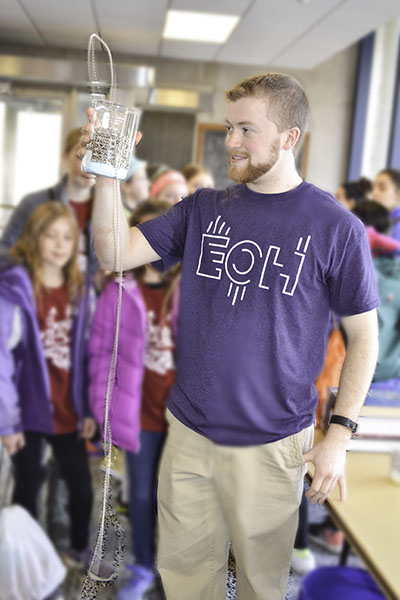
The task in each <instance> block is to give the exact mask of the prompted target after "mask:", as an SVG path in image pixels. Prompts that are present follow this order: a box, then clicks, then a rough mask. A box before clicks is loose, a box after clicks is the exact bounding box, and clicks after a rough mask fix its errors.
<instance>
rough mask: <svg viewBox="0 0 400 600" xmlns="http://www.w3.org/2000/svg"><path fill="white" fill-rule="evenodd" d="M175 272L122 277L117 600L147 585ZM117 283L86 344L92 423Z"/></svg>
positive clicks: (136, 218) (147, 212)
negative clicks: (126, 544) (122, 473)
mask: <svg viewBox="0 0 400 600" xmlns="http://www.w3.org/2000/svg"><path fill="white" fill-rule="evenodd" d="M169 208H170V205H169V204H168V203H166V202H144V203H142V204H141V205H140V206H139V207H138V208H137V209H136V211H135V212H134V213H133V215H132V217H131V224H132V225H136V224H137V223H144V222H146V221H148V220H150V219H152V218H154V217H156V216H160V215H162V214H165V213H166V212H167V211H168V210H169ZM178 277H179V271H178V270H177V269H176V268H173V269H172V271H169V272H166V273H163V274H161V273H160V272H158V271H156V270H155V269H154V267H152V266H151V265H146V266H145V267H141V268H139V269H136V270H134V272H133V273H125V281H124V287H123V297H122V304H121V328H120V339H119V344H118V348H119V349H120V354H119V355H118V365H117V373H118V378H117V379H116V382H115V388H114V393H113V396H112V398H111V404H110V407H111V408H110V411H111V412H110V415H111V417H110V426H111V431H112V437H113V440H114V442H115V444H116V445H118V446H119V447H120V448H124V449H125V450H126V458H127V466H128V469H127V470H128V476H129V482H130V485H129V514H130V522H131V526H132V546H133V553H134V556H135V559H136V562H135V564H134V565H133V566H132V567H129V568H130V570H131V572H132V575H131V578H130V579H129V580H128V582H127V583H126V584H125V586H124V587H123V588H122V589H121V590H120V591H119V592H118V596H117V598H118V600H139V599H141V598H142V595H143V594H144V593H145V592H146V591H147V590H148V589H149V588H150V587H151V586H152V585H153V584H154V580H155V558H154V551H155V523H156V490H157V484H156V481H157V472H158V464H159V460H160V455H161V451H162V448H163V445H164V441H165V436H166V431H167V421H166V418H165V411H166V402H167V396H168V393H169V391H170V389H171V386H172V384H173V383H174V381H175V358H174V351H175V341H174V333H175V334H176V321H177V296H176V287H177V282H178ZM117 294H118V285H117V283H116V281H110V282H109V283H108V284H107V286H106V287H105V289H104V291H103V293H102V294H101V295H100V297H99V300H98V303H97V307H96V311H95V314H94V318H93V323H92V329H91V335H90V341H89V374H90V386H89V398H90V404H91V407H92V410H93V414H94V415H95V416H96V418H97V420H98V422H99V423H100V424H102V423H103V421H104V401H105V392H106V386H107V373H108V366H109V364H110V360H111V354H112V349H113V341H114V322H115V317H114V315H115V308H116V302H117Z"/></svg>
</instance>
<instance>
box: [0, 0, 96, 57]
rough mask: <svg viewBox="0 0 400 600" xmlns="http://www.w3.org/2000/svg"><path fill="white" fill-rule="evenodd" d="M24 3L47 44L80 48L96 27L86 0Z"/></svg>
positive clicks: (38, 0) (37, 0) (42, 0)
mask: <svg viewBox="0 0 400 600" xmlns="http://www.w3.org/2000/svg"><path fill="white" fill-rule="evenodd" d="M2 1H3V0H2ZM24 5H25V7H26V8H27V10H28V11H29V14H30V16H31V18H32V19H33V21H34V22H35V23H36V25H37V27H38V28H39V30H40V32H41V33H42V34H43V36H44V38H45V39H46V41H47V43H48V44H49V45H50V46H55V47H63V48H77V49H84V48H86V45H87V41H88V39H89V35H90V33H92V32H93V31H95V30H96V26H95V21H94V18H93V14H92V10H91V6H90V1H89V0H68V2H54V0H53V1H50V2H49V0H34V1H33V2H32V1H28V0H24Z"/></svg>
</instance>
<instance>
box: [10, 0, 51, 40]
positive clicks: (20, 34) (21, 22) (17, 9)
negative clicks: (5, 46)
mask: <svg viewBox="0 0 400 600" xmlns="http://www.w3.org/2000/svg"><path fill="white" fill-rule="evenodd" d="M0 10H1V19H0V41H1V43H24V44H40V45H44V44H45V41H44V40H43V38H42V37H41V36H40V34H39V33H38V32H37V30H36V29H35V27H34V25H33V24H32V23H31V21H30V20H29V17H28V16H27V15H26V14H25V12H24V11H23V9H22V8H21V6H20V5H19V4H18V2H16V1H15V0H1V9H0Z"/></svg>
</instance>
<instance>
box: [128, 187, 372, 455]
mask: <svg viewBox="0 0 400 600" xmlns="http://www.w3.org/2000/svg"><path fill="white" fill-rule="evenodd" d="M139 228H140V230H141V231H142V232H143V234H144V235H145V237H146V238H147V240H148V241H149V243H150V245H151V246H152V248H153V249H154V250H155V251H156V252H157V254H158V255H159V256H160V257H161V259H162V261H163V266H164V268H169V267H170V266H172V264H174V263H176V262H177V261H180V260H182V283H181V297H180V313H179V321H178V348H177V381H176V384H175V385H174V387H173V388H172V391H171V394H170V398H169V402H168V407H169V409H170V410H171V412H172V413H173V414H174V415H175V417H176V418H177V419H179V420H180V421H181V422H182V423H184V424H185V425H187V426H188V427H190V428H191V429H193V430H194V431H196V432H198V433H200V434H202V435H205V436H206V437H207V438H209V439H211V440H213V441H214V442H216V443H220V444H226V445H234V446H242V445H251V444H264V443H268V442H272V441H275V440H277V439H280V438H283V437H286V436H288V435H291V434H293V433H296V432H298V431H300V430H301V429H303V428H304V427H307V426H308V425H311V424H312V422H313V418H314V412H315V408H316V403H317V393H316V390H315V387H314V381H315V379H316V377H317V376H318V374H319V372H320V371H321V368H322V365H323V360H324V355H325V349H326V343H327V337H328V331H329V315H330V310H333V311H335V312H336V313H338V314H339V315H353V314H358V313H362V312H366V311H369V310H371V309H373V308H375V307H376V306H378V304H379V296H378V291H377V287H376V283H375V276H374V271H373V266H372V261H371V255H370V250H369V247H368V242H367V238H366V234H365V230H364V226H363V225H362V223H361V222H360V221H359V220H358V219H357V218H356V217H355V216H354V215H352V214H351V213H350V212H348V211H346V210H345V209H343V208H342V207H341V205H340V204H339V203H338V202H337V201H336V200H335V199H334V198H333V197H332V196H330V195H329V194H327V193H325V192H323V191H321V190H319V189H318V188H316V187H315V186H313V185H311V184H309V183H307V182H303V183H301V185H300V186H298V187H297V188H295V189H293V190H290V191H289V192H284V193H281V194H258V193H256V192H253V191H251V190H249V189H248V187H247V186H245V185H235V186H232V187H230V188H228V189H227V190H224V191H220V190H211V189H207V190H205V189H202V190H198V191H197V192H196V193H195V194H194V195H193V196H189V197H188V198H185V199H184V200H182V202H179V203H178V204H176V205H175V206H174V207H173V208H172V209H171V210H170V211H169V212H168V213H167V214H166V215H163V216H161V217H159V218H157V219H154V220H151V221H147V222H146V223H143V224H141V225H139Z"/></svg>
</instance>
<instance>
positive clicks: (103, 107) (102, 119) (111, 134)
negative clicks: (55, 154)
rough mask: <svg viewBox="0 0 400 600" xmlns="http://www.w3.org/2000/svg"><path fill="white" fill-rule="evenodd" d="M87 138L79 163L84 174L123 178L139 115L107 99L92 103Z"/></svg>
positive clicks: (125, 174)
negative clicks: (89, 132) (85, 149)
mask: <svg viewBox="0 0 400 600" xmlns="http://www.w3.org/2000/svg"><path fill="white" fill-rule="evenodd" d="M93 108H94V113H93V117H92V131H91V139H90V142H89V143H88V145H87V151H86V154H85V156H84V157H83V160H82V169H83V171H85V173H93V174H95V175H104V176H105V177H113V178H114V179H121V180H124V179H126V176H127V174H128V169H129V166H130V163H131V158H132V152H133V146H134V142H135V137H136V132H137V128H138V124H139V116H140V112H139V111H138V110H136V109H135V108H130V107H128V106H123V105H122V104H116V103H115V102H110V101H108V100H95V101H94V102H93Z"/></svg>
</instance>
